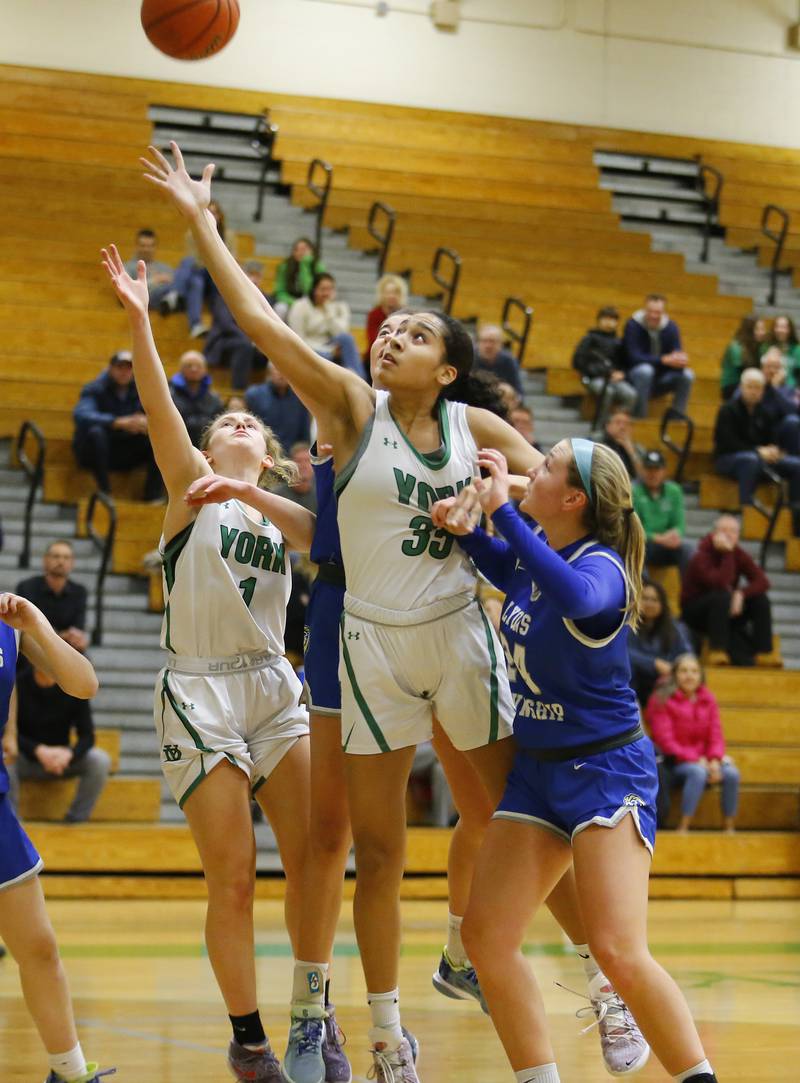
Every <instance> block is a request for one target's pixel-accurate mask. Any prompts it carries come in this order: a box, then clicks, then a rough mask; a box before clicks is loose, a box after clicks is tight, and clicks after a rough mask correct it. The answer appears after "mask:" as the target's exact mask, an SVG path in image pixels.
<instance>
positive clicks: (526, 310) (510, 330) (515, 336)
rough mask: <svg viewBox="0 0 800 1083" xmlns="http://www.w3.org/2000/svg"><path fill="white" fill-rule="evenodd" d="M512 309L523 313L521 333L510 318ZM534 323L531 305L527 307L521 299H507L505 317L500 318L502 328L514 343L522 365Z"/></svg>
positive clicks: (504, 310) (515, 354)
mask: <svg viewBox="0 0 800 1083" xmlns="http://www.w3.org/2000/svg"><path fill="white" fill-rule="evenodd" d="M512 309H516V310H517V311H519V312H521V313H522V329H521V330H519V331H517V330H516V329H515V328H514V327H513V326H512V324H511V319H510V317H511V311H512ZM532 321H533V309H532V308H531V306H530V305H526V304H525V302H524V301H521V300H520V299H519V297H506V301H505V304H504V305H503V315H502V316H501V317H500V326H501V328H502V331H503V334H504V335H506V336H507V337H508V338H510V339H511V341H512V342H513V343H514V350H515V353H514V356H515V357H516V359H517V361H519V363H520V364H522V357H523V354H524V353H525V347H526V346H527V345H528V336H529V335H530V333H531V323H532Z"/></svg>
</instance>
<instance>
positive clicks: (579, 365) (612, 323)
mask: <svg viewBox="0 0 800 1083" xmlns="http://www.w3.org/2000/svg"><path fill="white" fill-rule="evenodd" d="M622 366H623V360H622V339H621V338H620V337H619V312H617V310H616V309H615V308H614V307H613V306H612V305H605V306H604V307H603V308H601V309H600V310H599V312H598V313H597V322H596V326H595V327H593V328H591V329H590V330H589V331H587V332H586V334H585V335H584V336H583V338H582V339H581V340H580V342H579V343H578V345H577V346H576V347H575V353H574V354H573V355H572V367H573V368H574V369H576V371H577V372H579V373H580V377H581V380H582V381H583V384H584V387H586V389H587V390H588V391H590V392H591V393H592V394H593V395H594V396H595V398H597V396H598V395H600V394H601V393H602V391H603V387H604V385H605V383H606V376H608V385H607V386H606V389H605V394H604V396H603V406H602V410H601V413H600V420H601V421H604V420H605V418H606V417H607V416H608V411H609V409H610V408H611V407H612V406H613V405H615V404H616V405H618V406H621V407H622V408H623V410H633V409H634V407H635V406H636V400H637V398H638V395H637V393H636V388H635V387H633V386H632V385H631V384H629V383H628V382H627V380H626V379H625V370H624V369H623V367H622Z"/></svg>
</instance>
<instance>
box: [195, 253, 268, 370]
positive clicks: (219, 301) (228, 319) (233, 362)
mask: <svg viewBox="0 0 800 1083" xmlns="http://www.w3.org/2000/svg"><path fill="white" fill-rule="evenodd" d="M244 270H245V273H246V274H247V277H248V278H249V279H250V281H251V282H252V283H253V285H254V286H257V287H258V289H259V290H260V289H261V282H262V278H263V275H264V268H263V266H262V264H261V263H260V262H259V260H250V261H249V262H248V263H246V264H245V265H244ZM209 308H210V309H211V330H210V331H209V332H208V337H207V338H206V342H205V350H204V353H205V355H206V361H207V362H208V364H209V365H210V366H211V367H212V368H216V367H217V366H227V367H229V368H230V370H231V387H232V388H233V389H234V390H236V391H244V389H245V388H246V387H247V386H248V384H249V383H250V377H251V375H252V372H253V369H254V368H257V369H263V368H264V367H265V366H266V363H267V359H266V358H265V357H264V355H263V354H262V353H261V351H260V350H258V349H257V348H256V347H255V346H254V345H253V343H252V342H251V341H250V339H249V338H248V337H247V335H246V334H245V333H244V331H242V329H241V328H240V327H239V325H238V324H237V322H236V320H235V319H234V318H233V316H232V314H231V310H230V309H229V308H228V306H227V304H226V303H225V301H224V299H223V297H222V294H221V293H220V292H219V290H218V289H217V288H216V286H214V285H213V283H212V285H211V288H210V291H209Z"/></svg>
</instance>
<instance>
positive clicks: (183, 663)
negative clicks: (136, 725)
mask: <svg viewBox="0 0 800 1083" xmlns="http://www.w3.org/2000/svg"><path fill="white" fill-rule="evenodd" d="M241 658H244V664H243V665H237V664H236V661H239V659H241ZM236 661H234V660H232V659H216V660H215V659H188V658H174V659H170V663H169V665H168V667H166V668H164V669H162V670H161V673H160V674H159V676H158V682H157V684H156V691H155V723H156V732H157V734H158V737H159V743H160V748H161V768H162V770H163V772H164V777H165V778H166V780H167V784H168V785H169V788H170V790H171V791H172V795H173V797H174V798H175V800H176V801H177V802H178V804H179V805H180V806H181V808H182V807H183V805H184V803H185V801H186V799H187V798H188V797H189V795H190V794H191V793H193V792H194V790H195V789H196V788H197V786H199V784H200V783H201V782H202V781H203V779H204V778H205V777H206V776H207V775H208V774H210V773H211V771H213V769H214V768H215V767H216V766H217V764H218V763H221V762H222V761H223V760H227V761H228V762H229V763H231V764H233V765H234V766H236V767H240V768H241V769H242V771H244V773H245V774H246V775H247V777H248V778H249V779H250V782H251V785H252V789H253V792H254V793H255V791H256V790H257V789H258V788H259V786H261V785H262V784H263V783H264V782H265V781H266V780H267V779H268V778H269V776H270V774H271V773H272V772H273V771H274V770H275V768H276V767H277V766H278V764H279V763H280V761H281V760H282V759H283V757H284V756H285V755H286V753H287V752H288V751H289V749H290V748H291V747H292V745H293V744H294V743H295V741H297V740H298V739H299V738H300V737H304V736H306V735H307V734H308V713H307V712H306V709H305V707H302V706H301V705H300V703H299V698H300V694H301V692H302V685H301V684H300V681H299V680H298V679H297V675H296V674H295V672H294V670H293V669H292V667H291V665H290V664H289V662H287V661H286V659H285V658H282V657H280V656H276V655H261V656H250V657H247V656H237V659H236ZM220 663H221V664H220ZM232 663H233V664H232ZM211 667H213V668H214V669H216V670H217V672H214V673H209V669H210V668H211ZM187 670H192V672H187ZM220 670H221V671H222V672H220Z"/></svg>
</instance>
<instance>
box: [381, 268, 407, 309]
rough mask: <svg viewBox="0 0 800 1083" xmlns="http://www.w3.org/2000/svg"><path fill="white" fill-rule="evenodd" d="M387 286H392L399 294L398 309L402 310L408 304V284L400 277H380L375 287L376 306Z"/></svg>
mask: <svg viewBox="0 0 800 1083" xmlns="http://www.w3.org/2000/svg"><path fill="white" fill-rule="evenodd" d="M387 286H394V287H395V289H397V290H398V291H399V293H400V307H401V308H404V307H405V305H406V303H407V302H408V283H407V282H406V280H405V279H404V278H401V277H400V275H382V276H381V277H380V278H379V279H378V284H377V286H376V287H375V299H376V301H377V302H378V304H380V303H381V300H382V298H383V291H384V290H385V289H386V287H387Z"/></svg>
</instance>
